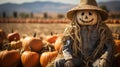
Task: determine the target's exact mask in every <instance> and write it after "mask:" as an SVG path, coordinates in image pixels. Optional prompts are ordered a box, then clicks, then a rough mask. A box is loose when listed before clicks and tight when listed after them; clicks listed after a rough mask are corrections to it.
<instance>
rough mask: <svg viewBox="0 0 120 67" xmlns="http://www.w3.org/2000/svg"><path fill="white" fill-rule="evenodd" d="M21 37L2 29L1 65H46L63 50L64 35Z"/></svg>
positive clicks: (37, 66)
mask: <svg viewBox="0 0 120 67" xmlns="http://www.w3.org/2000/svg"><path fill="white" fill-rule="evenodd" d="M35 36H36V34H34V36H26V37H24V38H21V37H20V34H19V33H18V32H12V33H9V34H7V35H6V33H5V32H4V31H3V30H1V29H0V67H46V66H47V65H48V64H49V63H50V62H52V61H53V60H54V59H55V58H56V57H57V55H58V54H60V52H61V47H62V42H61V39H62V35H51V36H47V37H46V38H45V39H42V38H38V37H35Z"/></svg>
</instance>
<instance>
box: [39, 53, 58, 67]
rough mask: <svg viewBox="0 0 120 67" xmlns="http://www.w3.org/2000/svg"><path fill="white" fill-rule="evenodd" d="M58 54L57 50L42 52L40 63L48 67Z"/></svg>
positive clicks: (43, 66)
mask: <svg viewBox="0 0 120 67" xmlns="http://www.w3.org/2000/svg"><path fill="white" fill-rule="evenodd" d="M57 55H58V52H57V51H53V52H44V53H42V54H41V56H40V64H41V65H42V67H46V66H47V64H48V63H49V62H51V61H52V60H54V59H55V58H56V57H57Z"/></svg>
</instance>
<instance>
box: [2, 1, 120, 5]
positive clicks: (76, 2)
mask: <svg viewBox="0 0 120 67" xmlns="http://www.w3.org/2000/svg"><path fill="white" fill-rule="evenodd" d="M35 1H52V2H62V3H68V4H78V2H79V1H80V0H0V4H4V3H16V4H21V3H25V2H35ZM96 1H97V2H107V1H120V0H96Z"/></svg>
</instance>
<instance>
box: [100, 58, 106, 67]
mask: <svg viewBox="0 0 120 67" xmlns="http://www.w3.org/2000/svg"><path fill="white" fill-rule="evenodd" d="M106 64H107V62H106V59H100V63H99V65H100V67H106Z"/></svg>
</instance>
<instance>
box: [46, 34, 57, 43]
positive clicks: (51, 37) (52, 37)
mask: <svg viewBox="0 0 120 67" xmlns="http://www.w3.org/2000/svg"><path fill="white" fill-rule="evenodd" d="M57 37H58V36H57V35H52V36H48V37H47V38H46V41H47V42H49V43H55V41H56V39H57Z"/></svg>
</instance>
